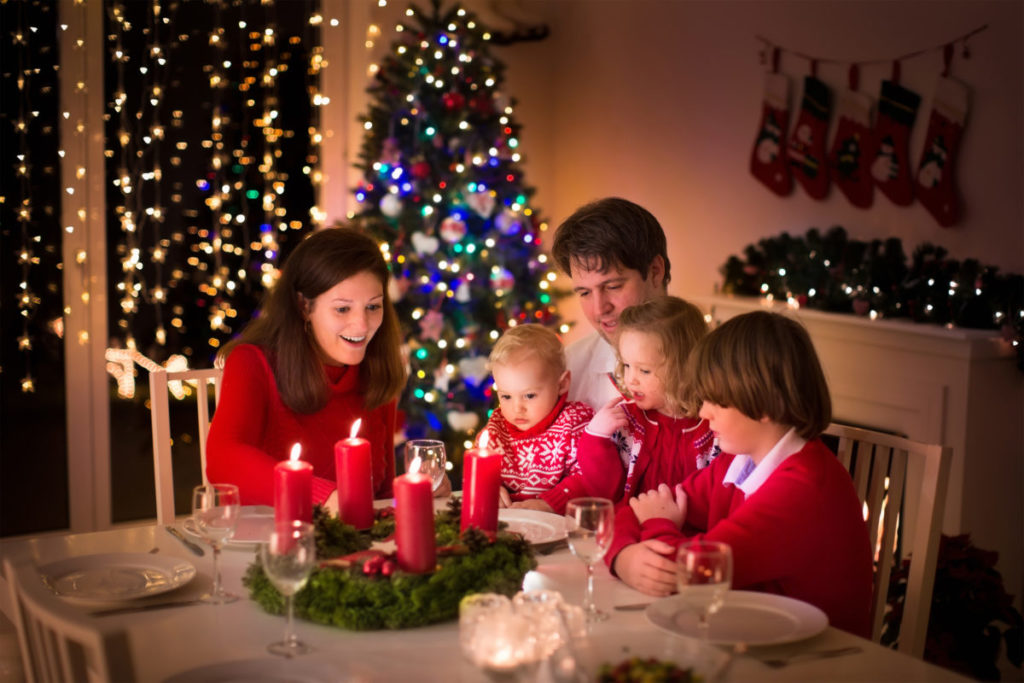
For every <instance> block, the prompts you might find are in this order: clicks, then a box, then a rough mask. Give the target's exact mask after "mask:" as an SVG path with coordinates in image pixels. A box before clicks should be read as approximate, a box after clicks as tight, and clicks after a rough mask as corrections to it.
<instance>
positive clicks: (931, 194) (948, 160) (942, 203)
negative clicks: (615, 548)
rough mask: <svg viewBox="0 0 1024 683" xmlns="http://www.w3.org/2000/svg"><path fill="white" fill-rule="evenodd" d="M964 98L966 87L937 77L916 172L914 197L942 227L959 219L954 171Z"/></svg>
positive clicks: (962, 129) (965, 102)
mask: <svg viewBox="0 0 1024 683" xmlns="http://www.w3.org/2000/svg"><path fill="white" fill-rule="evenodd" d="M967 99H968V92H967V86H966V85H964V84H963V83H960V82H959V81H955V80H953V79H952V78H946V77H942V76H940V77H939V80H938V82H937V83H936V84H935V96H934V98H933V100H932V112H931V116H930V117H929V121H928V133H927V135H925V139H924V149H923V150H922V152H921V163H920V164H919V165H918V169H917V179H916V180H917V183H916V185H917V186H916V188H915V190H916V192H917V198H918V199H919V200H920V201H921V204H923V205H924V207H925V208H926V209H928V212H929V213H930V214H931V215H932V216H934V217H935V220H937V221H938V222H939V225H941V226H942V227H944V228H948V227H949V226H951V225H953V224H954V223H956V222H957V220H959V218H960V198H959V196H958V193H957V188H956V186H955V183H954V170H955V168H956V160H957V157H958V156H959V150H960V138H961V136H962V135H963V132H964V122H965V121H966V119H967V106H968V105H967Z"/></svg>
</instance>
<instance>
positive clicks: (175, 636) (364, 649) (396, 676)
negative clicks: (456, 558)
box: [0, 518, 968, 683]
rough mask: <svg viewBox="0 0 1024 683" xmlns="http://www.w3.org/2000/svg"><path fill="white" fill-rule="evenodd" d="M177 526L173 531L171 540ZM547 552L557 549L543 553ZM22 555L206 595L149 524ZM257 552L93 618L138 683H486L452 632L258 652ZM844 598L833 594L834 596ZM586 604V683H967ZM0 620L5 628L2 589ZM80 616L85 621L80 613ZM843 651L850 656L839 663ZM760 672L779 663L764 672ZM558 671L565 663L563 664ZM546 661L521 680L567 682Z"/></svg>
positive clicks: (627, 599)
mask: <svg viewBox="0 0 1024 683" xmlns="http://www.w3.org/2000/svg"><path fill="white" fill-rule="evenodd" d="M183 521H184V518H179V519H178V523H177V524H176V525H175V526H176V527H178V528H180V527H181V526H182V522H183ZM552 545H554V547H553V548H552ZM538 547H539V548H541V550H542V551H543V552H538V553H537V555H536V560H537V567H536V569H534V570H532V571H530V572H528V573H527V574H526V576H525V578H524V580H523V589H524V590H528V591H529V590H555V591H558V592H560V593H561V595H562V597H563V599H564V600H565V601H566V602H568V603H570V604H580V603H581V602H582V600H583V597H584V589H585V583H586V580H585V567H584V564H583V562H582V561H580V560H579V559H577V558H576V557H575V556H574V555H573V554H572V553H571V551H570V550H569V549H568V548H567V547H565V544H563V543H555V544H548V545H547V546H545V547H540V546H538ZM15 552H17V553H23V554H24V553H29V554H31V556H32V558H33V559H34V560H35V562H36V563H37V565H39V566H45V565H47V564H49V563H54V562H57V561H60V560H65V559H68V558H75V557H79V556H88V555H93V554H102V553H155V554H157V555H159V556H161V557H172V558H176V559H181V560H185V561H188V562H190V563H192V564H193V565H194V566H195V568H196V570H197V571H196V574H195V577H194V578H193V579H192V580H190V581H188V582H187V583H186V584H185V585H182V586H181V587H179V588H176V589H175V590H174V591H173V592H171V593H166V594H163V595H157V596H152V597H145V598H142V599H136V600H134V601H133V602H132V606H141V605H142V604H145V603H147V602H151V603H159V602H166V601H169V600H174V601H179V600H187V599H190V598H198V597H199V596H200V595H202V594H203V593H204V592H205V591H208V590H209V588H210V587H211V585H212V574H213V559H212V553H211V551H210V549H209V547H207V548H206V552H205V553H204V555H203V556H202V557H199V556H196V555H195V554H193V553H192V552H190V550H189V549H188V548H187V547H186V546H185V544H183V543H182V542H181V540H179V539H178V538H176V537H175V536H172V535H171V534H170V533H168V532H167V531H166V530H165V529H164V528H163V527H162V526H159V525H157V524H154V523H140V524H132V525H126V526H120V527H117V528H113V529H109V530H105V531H96V532H89V533H66V534H65V533H49V534H43V535H39V536H35V537H24V538H8V539H4V540H2V541H0V555H7V554H9V553H15ZM257 555H258V553H257V551H256V550H254V546H253V545H248V544H238V547H232V546H229V547H227V548H225V550H223V551H222V553H221V570H222V577H223V582H224V585H225V587H226V589H227V590H229V591H231V592H233V593H236V594H237V595H239V596H240V599H239V600H237V601H236V602H233V603H229V604H222V605H208V604H203V603H195V602H190V603H187V604H184V605H181V606H176V607H168V608H162V609H144V610H136V611H131V612H127V613H116V614H110V615H107V616H95V617H91V618H94V619H96V620H105V621H106V622H107V624H108V625H111V626H114V627H117V628H120V629H123V630H124V631H125V632H126V633H127V635H128V640H129V643H130V650H131V656H132V660H133V662H132V663H133V670H134V672H135V675H136V678H137V680H139V681H172V682H178V683H185V682H187V681H214V680H261V679H267V680H297V681H414V680H415V681H435V680H436V681H488V680H513V678H510V677H509V676H507V675H505V676H504V677H502V676H497V677H495V676H493V675H491V674H489V673H488V672H486V671H484V670H482V669H480V668H478V667H477V666H475V665H474V664H473V663H472V662H470V661H469V660H468V659H467V658H466V657H465V656H464V655H463V652H462V648H461V647H460V639H459V621H458V619H457V618H453V619H452V620H450V621H446V622H443V623H438V624H434V625H430V626H424V627H419V628H408V629H400V630H374V631H353V630H346V629H342V628H336V627H332V626H325V625H320V624H316V623H312V622H309V621H305V620H302V619H297V620H296V630H297V633H298V636H299V638H301V639H302V640H304V641H305V642H307V643H308V644H309V645H311V646H312V652H311V653H309V654H306V655H303V656H299V657H294V658H291V659H286V658H283V657H278V656H275V655H271V654H269V653H268V652H267V650H266V647H267V645H268V644H269V643H271V642H273V641H276V640H280V638H281V636H282V633H283V631H284V625H285V618H284V617H283V616H278V615H272V614H269V613H267V612H265V611H264V610H263V609H262V608H261V607H260V605H258V604H257V603H256V602H254V601H253V600H251V599H250V598H249V596H248V593H247V590H246V588H245V587H244V586H243V585H242V577H243V575H244V574H245V572H246V569H247V567H248V566H249V565H250V564H251V563H252V562H254V561H256V559H257ZM838 589H840V590H841V588H838ZM594 594H595V600H596V603H597V606H598V607H599V608H600V609H601V610H603V611H604V612H606V613H607V615H608V617H607V619H605V620H603V621H597V622H593V623H592V624H590V625H588V627H587V629H586V635H585V636H582V637H581V638H579V639H577V640H576V642H575V646H574V647H573V648H571V650H570V652H571V653H572V654H573V655H574V656H575V657H576V659H577V660H578V666H577V667H576V669H575V672H574V675H580V677H579V678H577V680H583V679H584V678H583V677H582V675H581V674H586V677H587V679H590V680H593V673H594V671H595V670H596V669H595V667H596V665H597V664H600V663H609V664H615V663H617V662H619V661H622V660H624V659H628V658H630V657H632V656H653V657H656V658H659V659H664V660H668V661H676V662H680V666H682V665H685V664H686V663H687V662H691V661H692V662H694V663H695V666H696V667H697V668H698V670H699V671H703V672H704V675H705V679H706V680H712V681H714V680H717V681H767V682H770V681H964V680H968V679H966V678H964V677H962V676H960V675H959V674H957V673H955V672H953V671H951V670H948V669H943V668H941V667H938V666H936V665H933V664H931V663H928V662H925V661H923V660H921V659H917V658H914V657H910V656H908V655H906V654H902V653H900V652H897V651H895V650H892V649H890V648H888V647H884V646H882V645H880V644H878V643H875V642H873V641H870V640H866V639H864V638H861V637H858V636H855V635H853V634H850V633H847V632H845V631H842V630H840V629H837V628H834V627H831V626H825V627H824V628H823V629H822V630H820V632H816V633H814V634H813V635H810V636H809V637H803V638H800V639H797V640H794V641H793V642H782V643H778V644H771V645H750V646H742V645H739V646H738V645H737V644H728V643H726V644H711V643H705V642H701V641H700V640H699V639H695V638H692V637H687V636H684V635H679V634H678V633H674V632H671V630H666V629H665V628H662V627H659V626H657V625H655V624H654V623H652V621H651V619H650V617H649V616H648V613H649V612H650V608H649V607H648V606H649V605H650V604H652V603H657V600H658V599H657V598H652V597H651V596H648V595H645V594H643V593H640V592H638V591H636V590H633V589H632V588H630V587H628V586H626V585H625V584H624V583H623V582H622V581H620V580H619V579H617V578H616V577H614V576H613V575H612V574H610V573H609V571H608V569H607V568H606V567H605V566H604V564H603V563H599V564H598V566H597V568H596V575H595V587H594ZM0 608H2V609H3V612H4V613H5V614H6V615H7V616H8V618H10V619H12V620H13V614H12V603H11V598H10V595H9V592H8V587H7V585H6V582H4V585H3V586H0ZM81 609H83V610H85V611H90V610H91V609H92V608H91V607H90V606H88V605H82V606H81ZM847 649H849V650H848V651H847ZM834 650H843V651H844V654H840V655H839V656H835V657H831V658H822V659H804V657H805V655H806V654H807V653H816V652H820V651H834ZM769 660H789V663H788V664H787V665H785V666H781V667H775V666H769V664H767V663H766V662H767V661H769ZM561 665H562V666H564V661H562V662H561ZM564 673H565V672H564V669H563V670H561V671H554V670H553V665H552V664H551V663H550V662H542V663H541V664H539V665H537V666H535V667H534V668H532V669H530V670H528V671H527V672H526V673H525V674H522V673H521V675H520V677H519V679H518V680H539V681H550V680H564V678H561V679H560V678H558V676H557V675H556V674H558V675H563V676H564Z"/></svg>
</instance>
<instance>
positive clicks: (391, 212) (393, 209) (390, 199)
mask: <svg viewBox="0 0 1024 683" xmlns="http://www.w3.org/2000/svg"><path fill="white" fill-rule="evenodd" d="M380 212H381V213H382V214H384V215H385V216H387V217H388V218H395V217H396V216H398V214H400V213H402V200H401V199H399V198H398V195H395V194H391V193H390V192H389V193H388V194H386V195H384V198H383V199H381V200H380Z"/></svg>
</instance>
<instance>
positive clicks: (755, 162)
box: [750, 73, 793, 197]
mask: <svg viewBox="0 0 1024 683" xmlns="http://www.w3.org/2000/svg"><path fill="white" fill-rule="evenodd" d="M788 127H789V79H788V78H786V76H784V75H783V74H779V73H766V74H765V75H764V106H763V107H762V109H761V125H760V126H759V127H758V129H757V139H756V140H755V141H754V152H753V154H751V156H750V172H751V173H753V174H754V177H755V178H757V179H758V180H760V181H761V182H762V183H764V184H765V185H767V186H768V189H769V190H771V191H772V192H774V193H775V194H777V195H779V196H781V197H785V196H786V195H787V194H789V193H790V192H791V191H792V190H793V178H792V177H790V175H789V168H788V167H787V166H786V149H785V147H784V146H783V138H784V136H785V135H786V129H787V128H788Z"/></svg>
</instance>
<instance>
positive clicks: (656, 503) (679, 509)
mask: <svg viewBox="0 0 1024 683" xmlns="http://www.w3.org/2000/svg"><path fill="white" fill-rule="evenodd" d="M629 507H631V508H632V509H633V514H635V515H636V518H637V519H638V520H640V523H641V524H643V523H644V522H646V521H647V520H649V519H654V518H656V517H660V518H664V519H667V520H668V521H670V522H672V524H673V525H675V526H676V527H681V526H682V525H683V520H684V519H686V493H685V492H684V491H683V485H682V484H676V488H675V495H674V496H673V494H672V489H670V488H669V487H668V484H661V485H659V486H658V488H657V489H652V490H650V491H648V492H647V493H641V494H640V495H638V496H636V497H635V498H630V499H629Z"/></svg>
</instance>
